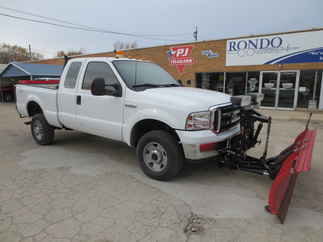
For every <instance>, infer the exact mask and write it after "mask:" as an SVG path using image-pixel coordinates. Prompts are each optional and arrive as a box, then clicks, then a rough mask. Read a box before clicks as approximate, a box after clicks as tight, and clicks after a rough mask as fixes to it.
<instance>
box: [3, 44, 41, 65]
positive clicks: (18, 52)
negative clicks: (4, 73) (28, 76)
mask: <svg viewBox="0 0 323 242" xmlns="http://www.w3.org/2000/svg"><path fill="white" fill-rule="evenodd" d="M43 58H44V56H43V55H42V54H40V53H37V52H31V53H30V52H29V51H28V49H27V48H24V47H21V46H18V45H10V44H0V63H3V64H7V63H10V62H12V61H29V60H40V59H43Z"/></svg>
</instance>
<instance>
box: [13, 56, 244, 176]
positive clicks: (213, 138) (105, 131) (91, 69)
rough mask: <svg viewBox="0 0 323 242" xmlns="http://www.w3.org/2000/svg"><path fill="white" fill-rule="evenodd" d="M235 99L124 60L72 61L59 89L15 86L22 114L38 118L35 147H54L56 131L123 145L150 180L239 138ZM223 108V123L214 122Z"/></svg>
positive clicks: (148, 65)
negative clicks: (134, 151)
mask: <svg viewBox="0 0 323 242" xmlns="http://www.w3.org/2000/svg"><path fill="white" fill-rule="evenodd" d="M230 98H231V97H230V96H229V95H226V94H223V93H219V92H213V91H209V90H202V89H197V88H188V87H183V86H181V85H180V84H179V83H178V82H177V81H176V80H174V79H173V78H172V77H171V76H170V75H169V74H168V73H167V72H166V71H164V70H163V69H162V68H161V67H159V66H158V65H156V64H153V63H149V62H144V61H137V60H131V59H118V58H80V59H72V60H70V61H69V62H68V63H67V65H66V66H65V68H64V71H63V73H62V76H61V80H60V83H59V85H58V87H57V88H56V87H55V86H54V87H53V86H51V87H47V88H46V87H44V86H42V87H36V85H35V86H32V85H17V109H18V112H19V113H20V114H21V115H22V116H26V117H32V122H31V131H32V135H33V138H34V139H35V141H36V142H37V143H39V144H41V145H48V144H51V143H52V142H53V139H54V131H55V129H57V128H68V129H73V130H78V131H81V132H86V133H89V134H94V135H98V136H102V137H106V138H110V139H113V140H117V141H122V142H125V143H127V144H128V145H130V146H133V147H136V148H137V155H138V159H139V161H140V164H141V167H142V169H143V171H144V172H145V173H146V174H147V175H148V176H151V177H153V178H156V179H162V180H165V179H170V178H172V177H174V176H175V175H176V174H177V173H178V172H179V171H180V170H181V168H182V166H183V161H184V158H186V159H189V160H198V159H205V158H208V157H213V156H217V155H218V152H217V149H214V148H213V147H214V145H215V144H216V143H219V142H222V141H225V140H227V139H228V138H230V137H232V136H234V135H237V134H238V133H239V132H240V129H239V116H238V114H239V110H238V109H234V108H232V104H231V99H230ZM219 110H223V112H222V114H221V115H222V118H224V116H227V117H228V118H226V121H225V122H224V121H222V122H220V117H218V118H217V119H215V112H219ZM224 112H225V113H224Z"/></svg>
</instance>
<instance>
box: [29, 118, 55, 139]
mask: <svg viewBox="0 0 323 242" xmlns="http://www.w3.org/2000/svg"><path fill="white" fill-rule="evenodd" d="M31 133H32V135H33V138H34V140H35V141H36V142H37V144H40V145H49V144H51V143H53V140H54V136H55V130H54V128H53V127H52V126H50V124H49V123H48V122H47V120H46V119H45V117H44V115H43V114H36V115H34V116H33V118H32V121H31Z"/></svg>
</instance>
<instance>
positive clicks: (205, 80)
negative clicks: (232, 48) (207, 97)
mask: <svg viewBox="0 0 323 242" xmlns="http://www.w3.org/2000/svg"><path fill="white" fill-rule="evenodd" d="M196 87H198V88H203V89H209V90H214V91H218V92H223V90H224V73H223V72H219V73H217V72H202V73H196Z"/></svg>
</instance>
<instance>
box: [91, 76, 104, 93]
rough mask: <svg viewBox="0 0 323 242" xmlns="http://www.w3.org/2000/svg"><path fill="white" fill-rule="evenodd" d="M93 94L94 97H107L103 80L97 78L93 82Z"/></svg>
mask: <svg viewBox="0 0 323 242" xmlns="http://www.w3.org/2000/svg"><path fill="white" fill-rule="evenodd" d="M91 93H92V95H93V96H104V95H106V91H105V82H104V79H103V78H95V79H94V80H93V82H92V86H91Z"/></svg>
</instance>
